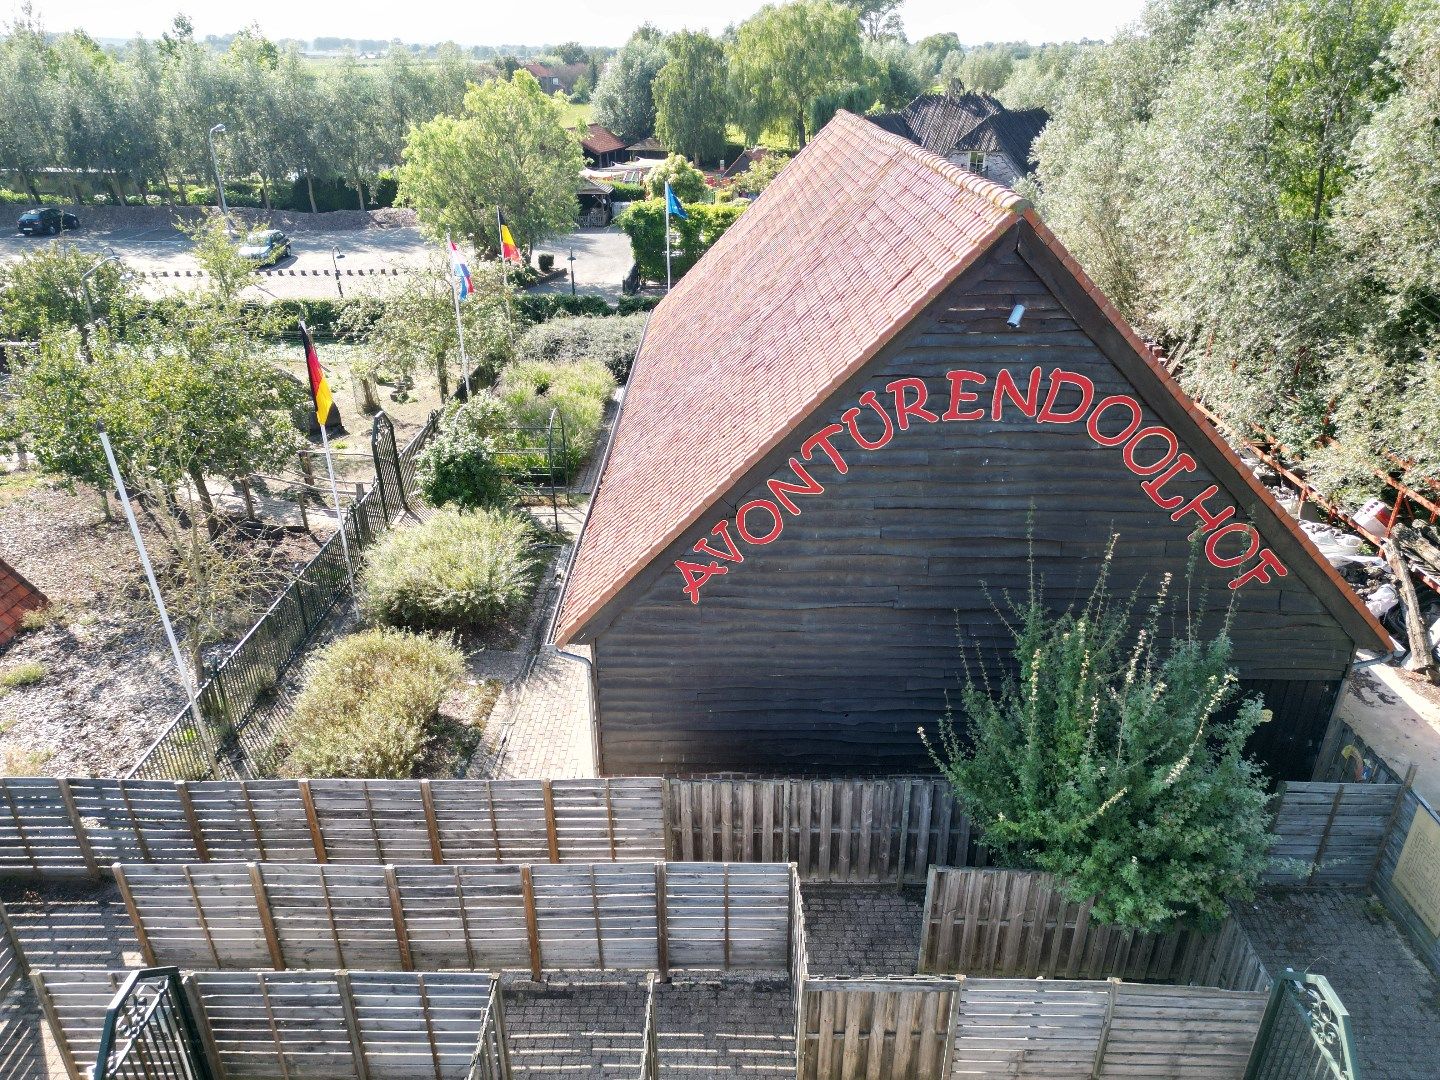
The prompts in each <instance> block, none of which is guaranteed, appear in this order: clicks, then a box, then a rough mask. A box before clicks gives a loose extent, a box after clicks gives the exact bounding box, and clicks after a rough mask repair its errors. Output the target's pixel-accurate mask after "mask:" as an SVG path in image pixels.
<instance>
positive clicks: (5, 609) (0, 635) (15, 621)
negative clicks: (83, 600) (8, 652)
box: [0, 559, 49, 645]
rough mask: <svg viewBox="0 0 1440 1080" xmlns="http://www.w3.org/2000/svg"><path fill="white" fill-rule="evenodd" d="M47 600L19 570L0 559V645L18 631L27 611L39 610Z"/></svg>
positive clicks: (5, 642)
mask: <svg viewBox="0 0 1440 1080" xmlns="http://www.w3.org/2000/svg"><path fill="white" fill-rule="evenodd" d="M48 602H49V601H47V600H46V599H45V594H44V593H42V592H41V591H40V590H39V589H37V588H36V587H35V586H34V585H31V584H30V582H28V581H26V580H25V579H24V578H23V577H22V576H21V575H20V571H18V570H16V569H15V568H14V567H13V566H11V565H10V564H9V563H7V562H6V561H5V560H4V559H0V645H5V644H7V643H8V642H9V641H10V639H11V638H13V637H14V636H15V635H16V634H18V633H20V624H21V620H23V619H24V617H25V613H26V612H27V611H39V610H40V609H41V608H43V607H44V606H45V605H46V604H47V603H48Z"/></svg>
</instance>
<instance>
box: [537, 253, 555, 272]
mask: <svg viewBox="0 0 1440 1080" xmlns="http://www.w3.org/2000/svg"><path fill="white" fill-rule="evenodd" d="M539 263H540V273H542V274H548V273H549V272H550V271H551V270H554V269H555V256H554V255H552V254H551V253H550V252H548V251H546V252H542V253H541V255H540V258H539Z"/></svg>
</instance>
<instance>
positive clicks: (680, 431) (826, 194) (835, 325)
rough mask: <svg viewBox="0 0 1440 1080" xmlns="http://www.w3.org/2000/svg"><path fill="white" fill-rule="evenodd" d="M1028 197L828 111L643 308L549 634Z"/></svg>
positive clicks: (559, 630) (584, 614) (675, 531)
mask: <svg viewBox="0 0 1440 1080" xmlns="http://www.w3.org/2000/svg"><path fill="white" fill-rule="evenodd" d="M881 192H883V197H881V196H880V193H881ZM1023 206H1024V201H1023V200H1022V199H1021V198H1020V197H1019V196H1018V195H1016V194H1015V193H1014V192H1013V191H1010V190H1009V189H1008V188H1004V187H1001V186H1000V185H998V184H994V183H991V182H990V181H988V180H985V179H983V178H981V177H978V176H975V175H973V174H971V173H968V172H965V171H964V170H962V169H960V168H957V167H956V166H953V165H950V164H948V163H947V162H944V161H942V160H940V159H939V158H937V157H935V156H934V155H932V154H927V153H925V152H924V151H923V150H921V149H920V148H919V147H918V146H916V145H915V144H913V143H911V142H907V141H906V140H904V139H901V138H897V137H896V136H894V135H891V134H889V133H887V132H884V131H882V130H881V129H880V128H878V127H876V126H875V125H874V124H871V123H869V122H867V121H865V120H861V119H860V118H859V117H856V116H853V115H851V114H850V113H846V112H841V113H839V114H837V116H836V118H835V119H834V120H833V121H831V123H830V124H829V125H828V126H827V127H826V128H825V129H824V131H822V132H821V133H820V134H819V135H818V136H817V137H816V138H815V140H814V141H813V142H812V143H811V144H810V145H809V146H807V147H806V148H805V149H804V150H803V151H801V152H800V153H799V154H798V155H796V157H795V159H794V160H793V161H792V162H791V163H790V165H788V166H787V167H786V168H785V170H784V171H783V172H781V174H780V175H779V177H778V178H777V179H776V180H775V182H774V183H772V184H771V185H770V187H769V188H767V189H766V191H765V193H764V194H763V195H762V196H761V197H760V198H759V199H758V200H757V201H756V202H755V204H754V206H752V207H751V208H750V209H749V210H747V211H746V212H745V213H744V214H743V215H742V216H741V217H740V219H739V220H738V221H736V223H735V224H734V225H732V226H731V227H730V229H729V231H727V232H726V233H725V235H724V236H723V237H721V239H720V240H719V241H718V242H717V243H716V244H715V246H714V247H713V248H711V249H710V251H709V252H708V253H707V254H706V255H705V257H704V258H703V259H701V260H700V262H699V263H698V264H696V266H695V267H694V269H692V270H691V271H690V272H689V273H688V274H686V275H685V277H684V278H682V279H681V280H680V282H679V283H678V284H677V285H676V286H675V289H674V291H673V292H671V293H670V295H669V296H667V297H666V298H665V300H664V301H663V302H662V303H661V304H660V306H659V307H658V308H656V309H655V312H654V313H653V314H652V316H651V318H650V322H649V326H648V327H647V329H646V332H645V340H644V344H643V345H642V346H641V349H640V353H639V355H638V357H637V358H636V362H635V366H634V371H633V374H632V376H631V379H630V384H629V387H628V388H627V390H626V402H625V408H624V411H623V413H622V415H621V417H620V422H619V425H618V427H617V429H616V432H615V436H614V440H615V441H614V447H613V449H612V450H611V453H610V457H609V460H608V462H607V463H606V467H605V470H604V472H603V474H602V476H601V479H600V483H599V487H598V489H597V491H596V494H595V498H594V501H593V504H592V506H591V509H590V514H589V518H588V520H587V522H586V525H585V532H584V536H583V537H582V541H581V544H580V549H579V551H578V552H577V553H576V556H575V560H574V563H573V565H572V567H571V572H570V577H569V580H568V582H567V584H566V588H565V596H564V598H563V601H562V604H561V610H560V616H559V619H558V620H557V623H556V637H557V640H559V641H565V640H568V639H569V638H570V636H571V635H573V634H574V633H575V631H576V630H578V629H579V628H580V627H581V626H582V625H583V624H584V623H585V621H586V620H587V619H589V618H590V617H591V616H592V615H593V614H594V613H595V612H596V611H597V610H598V609H599V608H600V607H601V606H602V605H604V603H605V602H606V601H607V600H608V599H609V598H610V597H612V596H614V594H615V593H616V592H617V591H619V589H620V588H622V587H623V586H624V584H625V583H626V582H627V581H629V580H630V578H631V577H633V576H634V575H635V574H636V573H637V572H638V571H639V570H641V569H642V568H643V567H644V566H645V565H646V564H647V563H649V561H650V560H651V559H652V558H653V557H654V556H655V555H657V554H658V553H659V552H660V551H662V550H663V549H664V548H665V547H666V546H667V545H668V544H670V543H671V541H673V540H674V539H675V537H676V536H678V535H679V534H680V532H681V531H682V530H684V529H686V528H688V527H689V526H690V525H691V524H692V523H693V522H694V521H695V519H696V518H697V517H698V516H699V515H700V514H701V513H702V512H703V511H704V510H705V509H706V508H707V507H709V506H710V505H711V504H712V503H713V502H714V500H715V499H716V498H717V497H718V496H719V495H721V494H722V493H724V492H725V491H726V490H728V489H729V488H730V487H731V486H732V485H733V484H734V483H735V481H737V480H738V479H739V478H740V477H741V476H742V475H743V474H744V473H745V472H746V471H747V470H748V469H750V467H751V466H752V465H753V464H754V463H755V462H756V461H757V460H758V459H759V458H760V457H762V456H763V455H764V454H765V453H767V452H768V451H769V450H770V449H771V448H772V447H774V446H775V445H776V444H778V443H779V441H780V440H781V439H783V438H784V437H785V436H786V435H787V434H789V433H790V432H791V431H792V430H793V429H794V428H795V426H796V425H798V424H799V423H800V422H801V421H802V420H803V419H804V418H805V416H806V415H807V414H808V413H809V411H810V410H811V409H812V408H813V406H814V404H815V402H816V401H817V400H819V399H821V398H823V397H824V396H825V395H826V394H828V393H829V392H831V390H832V389H833V388H835V387H836V386H838V385H839V384H840V383H842V382H843V381H844V380H845V379H846V378H848V377H849V376H850V375H851V374H853V373H854V372H855V371H857V370H858V369H859V368H860V367H861V366H862V365H863V364H864V363H865V362H866V361H867V360H869V359H870V358H871V357H872V356H874V355H875V353H876V352H878V351H879V350H880V348H881V347H882V346H883V345H884V344H885V343H886V342H887V341H888V340H889V339H890V338H891V337H892V336H893V335H894V334H895V333H897V332H898V331H899V330H901V329H902V328H903V327H904V326H905V325H906V324H907V323H909V321H910V320H911V319H912V318H913V317H914V316H915V315H917V314H918V313H919V312H920V311H921V310H922V309H923V308H924V307H925V305H926V304H927V303H929V302H930V301H931V300H932V299H933V298H934V297H935V296H937V295H938V294H939V293H940V291H941V290H942V289H944V288H945V286H946V285H948V284H949V283H950V282H951V281H953V280H954V279H955V278H956V277H958V276H959V274H960V273H961V272H962V271H963V270H964V269H965V267H967V266H968V265H970V263H971V262H973V261H974V260H975V259H976V258H978V257H979V256H980V255H981V254H983V253H984V252H985V250H986V249H987V248H988V247H989V245H990V244H991V243H992V242H993V241H994V240H995V239H997V238H998V237H999V235H1000V234H1001V233H1003V232H1004V231H1005V230H1006V229H1008V228H1009V227H1010V226H1011V225H1014V224H1015V223H1016V221H1017V220H1018V217H1017V211H1018V209H1020V208H1022V207H1023ZM682 459H683V461H682Z"/></svg>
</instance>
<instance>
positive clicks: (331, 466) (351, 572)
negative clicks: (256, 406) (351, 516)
mask: <svg viewBox="0 0 1440 1080" xmlns="http://www.w3.org/2000/svg"><path fill="white" fill-rule="evenodd" d="M300 331H301V333H302V334H303V335H305V337H306V340H310V341H311V350H310V351H311V352H312V353H313V352H314V342H313V340H312V339H310V338H309V334H310V328H309V327H307V326H306V325H305V323H304V321H303V320H302V321H301V323H300ZM319 363H320V360H319V357H318V356H316V358H315V364H316V366H317V367H318V365H319ZM312 392H313V385H312ZM330 408H331V409H333V408H334V405H333V404H332V405H331V407H330ZM315 418H316V419H317V420H319V421H320V446H321V447H322V448H323V449H324V451H325V470H326V472H328V473H329V474H330V496H331V498H333V499H334V500H335V523H336V525H337V526H339V529H340V550H341V552H342V553H344V555H345V577H346V578H347V579H348V580H349V582H350V596H351V598H352V599H354V597H355V567H354V565H353V564H352V563H351V562H350V541H348V540H347V539H346V538H345V514H344V512H343V511H342V510H341V509H340V485H339V484H337V483H336V482H335V459H334V458H332V457H331V456H330V434H329V432H328V431H327V430H326V427H327V424H328V421H329V420H330V410H329V409H327V410H326V411H325V415H324V416H323V417H322V416H320V414H319V410H318V409H317V410H316V414H315Z"/></svg>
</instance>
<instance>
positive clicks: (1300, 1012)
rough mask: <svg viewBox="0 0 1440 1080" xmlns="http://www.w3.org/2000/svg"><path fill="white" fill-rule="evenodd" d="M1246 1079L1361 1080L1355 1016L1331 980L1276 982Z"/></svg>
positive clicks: (1290, 975) (1288, 972) (1290, 973)
mask: <svg viewBox="0 0 1440 1080" xmlns="http://www.w3.org/2000/svg"><path fill="white" fill-rule="evenodd" d="M1245 1080H1360V1070H1359V1069H1358V1068H1357V1067H1356V1064H1355V1039H1354V1036H1353V1035H1352V1033H1351V1030H1350V1013H1349V1012H1347V1011H1346V1009H1345V1006H1344V1004H1342V1003H1341V1001H1340V997H1339V995H1338V994H1336V993H1335V991H1334V989H1333V988H1332V987H1331V986H1330V982H1329V980H1328V979H1326V978H1325V976H1323V975H1303V974H1301V973H1300V972H1298V971H1294V970H1293V969H1290V968H1286V969H1285V973H1284V974H1283V975H1281V976H1280V977H1279V978H1278V979H1276V980H1275V986H1274V987H1273V988H1272V989H1271V991H1270V1002H1269V1004H1267V1005H1266V1006H1265V1016H1264V1019H1263V1020H1261V1022H1260V1034H1259V1035H1257V1036H1256V1038H1255V1049H1254V1050H1253V1051H1252V1052H1251V1054H1250V1065H1249V1067H1248V1068H1247V1069H1246V1070H1245Z"/></svg>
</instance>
